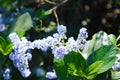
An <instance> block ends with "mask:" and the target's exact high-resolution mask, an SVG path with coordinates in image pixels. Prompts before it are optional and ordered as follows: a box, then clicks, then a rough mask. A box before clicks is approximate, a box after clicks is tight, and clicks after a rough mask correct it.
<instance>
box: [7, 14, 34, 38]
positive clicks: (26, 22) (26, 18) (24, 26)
mask: <svg viewBox="0 0 120 80" xmlns="http://www.w3.org/2000/svg"><path fill="white" fill-rule="evenodd" d="M31 27H33V24H32V19H31V16H30V14H29V13H24V14H23V15H21V16H19V17H18V18H17V19H16V21H15V22H14V23H13V24H12V25H11V26H10V27H9V29H8V34H9V33H11V32H16V33H17V34H18V35H19V37H22V36H23V35H24V34H25V32H26V31H27V30H29V29H30V28H31Z"/></svg>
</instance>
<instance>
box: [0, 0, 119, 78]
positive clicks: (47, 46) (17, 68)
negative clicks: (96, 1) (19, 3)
mask: <svg viewBox="0 0 120 80" xmlns="http://www.w3.org/2000/svg"><path fill="white" fill-rule="evenodd" d="M65 2H66V0H65V1H63V2H62V3H61V4H60V5H62V4H63V3H65ZM60 5H59V6H60ZM59 6H57V7H56V6H55V7H53V8H52V9H50V10H47V11H40V13H41V14H40V15H41V16H39V15H37V14H36V16H37V17H39V18H38V20H36V18H35V19H34V18H32V17H31V15H30V14H29V13H19V12H16V13H14V15H13V16H12V17H11V16H10V17H11V18H12V19H10V20H9V22H12V21H13V22H12V24H10V25H9V27H6V25H5V24H3V23H2V20H1V22H0V80H26V79H27V80H116V79H119V78H120V77H119V76H118V75H119V70H120V55H119V46H120V45H119V43H118V40H119V37H118V38H116V37H115V35H113V34H109V35H108V34H107V33H105V32H104V31H99V32H98V33H96V34H94V35H93V37H92V39H91V40H87V38H88V33H87V28H85V27H83V28H80V30H79V33H78V35H77V37H74V36H70V37H69V36H68V35H67V27H66V26H64V25H60V24H59V20H58V17H57V14H56V9H57V8H58V7H59ZM52 12H53V13H54V15H55V18H56V22H57V25H56V23H54V22H51V23H50V24H49V26H48V27H43V26H44V25H43V23H44V22H43V17H45V16H48V15H50V14H52ZM36 13H37V12H36ZM38 13H39V11H38ZM14 18H16V19H15V20H14ZM0 19H2V15H0ZM34 20H36V21H34ZM37 21H38V22H39V25H37V24H36V22H37ZM38 35H39V36H38ZM37 54H39V56H38V55H37ZM38 60H39V61H38ZM40 60H41V61H40ZM37 61H38V62H39V65H37V66H36V65H34V63H35V64H36V63H37ZM32 62H33V63H32Z"/></svg>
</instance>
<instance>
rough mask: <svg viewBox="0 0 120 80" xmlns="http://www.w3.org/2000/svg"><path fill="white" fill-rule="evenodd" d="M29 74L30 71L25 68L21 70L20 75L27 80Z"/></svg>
mask: <svg viewBox="0 0 120 80" xmlns="http://www.w3.org/2000/svg"><path fill="white" fill-rule="evenodd" d="M30 74H31V71H30V69H27V68H25V69H23V70H21V75H22V76H23V77H25V78H27V77H28V76H29V75H30Z"/></svg>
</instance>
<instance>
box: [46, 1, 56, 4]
mask: <svg viewBox="0 0 120 80" xmlns="http://www.w3.org/2000/svg"><path fill="white" fill-rule="evenodd" d="M44 1H45V2H47V3H49V4H53V5H56V3H55V2H52V1H50V0H44Z"/></svg>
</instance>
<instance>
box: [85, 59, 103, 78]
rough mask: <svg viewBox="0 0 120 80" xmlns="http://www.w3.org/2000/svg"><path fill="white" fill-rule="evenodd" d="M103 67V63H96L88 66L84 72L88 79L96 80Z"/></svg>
mask: <svg viewBox="0 0 120 80" xmlns="http://www.w3.org/2000/svg"><path fill="white" fill-rule="evenodd" d="M102 65H103V61H96V62H94V63H93V64H91V65H90V66H88V67H87V69H86V70H85V72H84V74H85V77H86V79H91V80H92V79H94V78H95V77H96V76H97V74H98V72H99V70H100V68H101V67H102Z"/></svg>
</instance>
